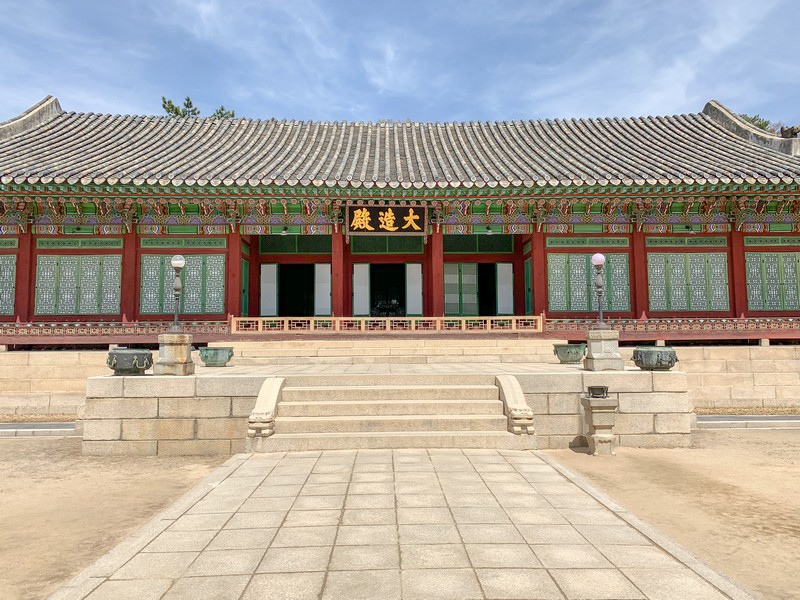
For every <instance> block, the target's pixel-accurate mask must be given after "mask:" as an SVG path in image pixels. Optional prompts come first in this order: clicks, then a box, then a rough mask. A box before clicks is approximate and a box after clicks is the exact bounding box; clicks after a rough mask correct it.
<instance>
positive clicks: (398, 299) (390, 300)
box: [369, 264, 406, 317]
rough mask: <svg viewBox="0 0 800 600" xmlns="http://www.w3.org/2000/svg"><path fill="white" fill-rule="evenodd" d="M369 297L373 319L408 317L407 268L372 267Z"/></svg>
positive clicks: (390, 266)
mask: <svg viewBox="0 0 800 600" xmlns="http://www.w3.org/2000/svg"><path fill="white" fill-rule="evenodd" d="M369 297H370V302H371V306H370V312H369V314H370V316H371V317H404V316H405V315H406V266H405V264H400V265H370V268H369Z"/></svg>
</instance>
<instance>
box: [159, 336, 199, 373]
mask: <svg viewBox="0 0 800 600" xmlns="http://www.w3.org/2000/svg"><path fill="white" fill-rule="evenodd" d="M193 373H194V363H193V362H192V336H191V335H189V334H188V333H164V334H161V335H160V336H158V361H157V362H156V364H155V365H153V375H192V374H193Z"/></svg>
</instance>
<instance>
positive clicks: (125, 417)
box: [82, 375, 265, 456]
mask: <svg viewBox="0 0 800 600" xmlns="http://www.w3.org/2000/svg"><path fill="white" fill-rule="evenodd" d="M264 379H265V378H264V377H250V376H235V375H234V376H229V377H224V378H220V377H198V376H188V377H174V376H147V375H145V376H140V377H114V376H105V377H91V378H89V379H88V380H87V382H86V404H85V406H84V408H83V411H82V412H83V414H82V418H83V453H84V454H86V455H140V456H156V455H159V456H167V455H176V454H177V455H187V454H235V453H237V452H244V451H245V438H246V435H247V418H248V417H249V416H250V413H251V412H252V410H253V407H254V406H255V402H256V397H257V396H258V391H259V389H260V388H261V385H262V383H263V382H264Z"/></svg>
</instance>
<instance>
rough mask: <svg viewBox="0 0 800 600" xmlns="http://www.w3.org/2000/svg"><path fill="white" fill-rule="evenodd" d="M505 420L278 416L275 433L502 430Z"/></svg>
mask: <svg viewBox="0 0 800 600" xmlns="http://www.w3.org/2000/svg"><path fill="white" fill-rule="evenodd" d="M507 423H508V420H507V418H506V417H505V416H503V415H502V414H501V415H496V414H495V415H392V416H370V417H360V416H346V417H280V416H279V417H278V418H277V419H276V420H275V433H299V434H305V435H308V434H314V435H317V434H319V433H343V432H364V433H368V432H372V433H375V432H406V433H412V432H420V431H503V430H505V429H506V426H507Z"/></svg>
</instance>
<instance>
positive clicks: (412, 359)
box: [229, 352, 558, 366]
mask: <svg viewBox="0 0 800 600" xmlns="http://www.w3.org/2000/svg"><path fill="white" fill-rule="evenodd" d="M298 362H303V363H309V364H315V365H373V364H392V365H435V364H443V363H531V362H536V363H548V364H556V363H558V359H557V358H556V357H555V356H551V355H550V354H531V353H528V352H526V353H518V354H487V353H484V354H477V355H471V354H470V355H467V354H463V355H462V354H459V355H455V354H450V355H403V356H399V355H390V356H383V355H380V356H305V355H304V356H293V355H290V354H286V353H282V354H281V355H280V356H271V357H270V356H264V357H242V356H234V357H233V358H232V359H231V362H230V363H229V364H230V365H231V366H258V365H295V364H297V363H298Z"/></svg>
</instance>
